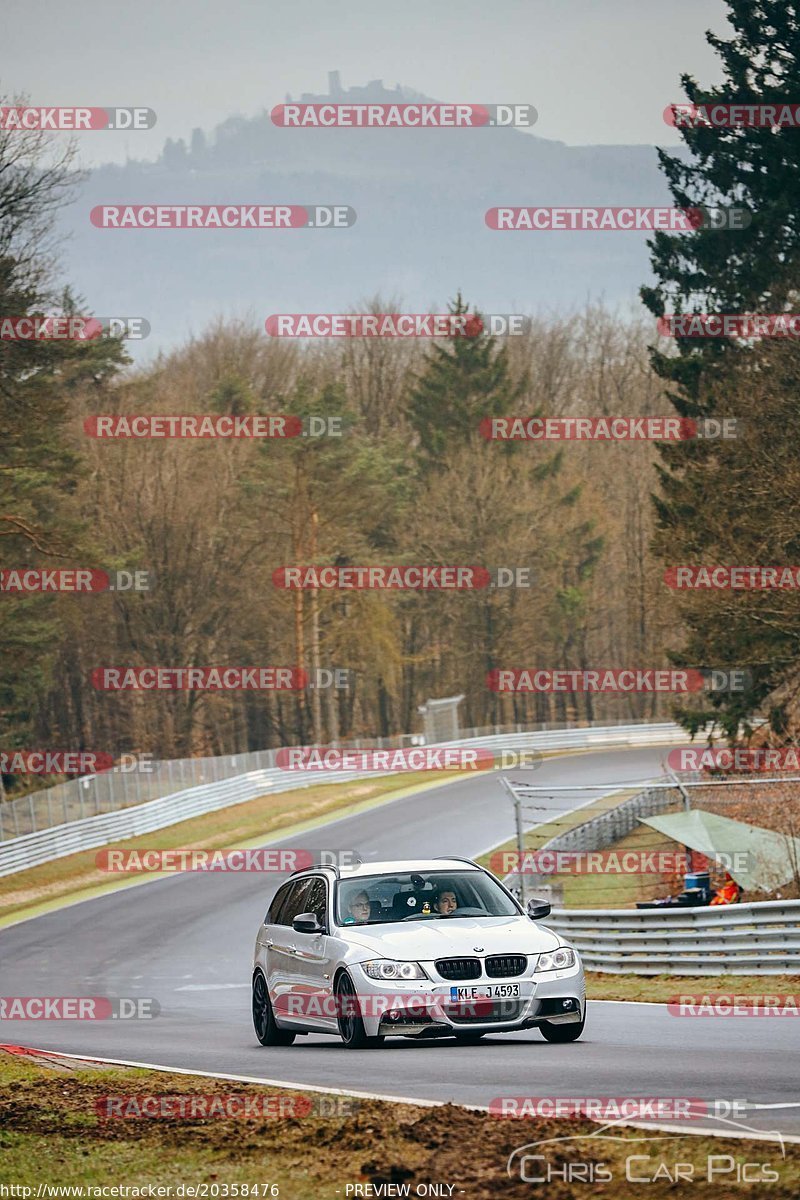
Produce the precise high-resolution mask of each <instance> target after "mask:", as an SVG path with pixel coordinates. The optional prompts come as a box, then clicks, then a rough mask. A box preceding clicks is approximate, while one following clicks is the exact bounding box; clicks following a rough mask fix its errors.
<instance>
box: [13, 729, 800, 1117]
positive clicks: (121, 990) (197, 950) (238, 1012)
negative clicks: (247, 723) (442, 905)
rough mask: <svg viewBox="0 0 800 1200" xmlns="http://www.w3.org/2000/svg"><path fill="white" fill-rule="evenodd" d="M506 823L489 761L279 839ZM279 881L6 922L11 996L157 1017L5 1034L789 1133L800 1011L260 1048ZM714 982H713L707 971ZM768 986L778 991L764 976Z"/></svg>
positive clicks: (587, 757)
mask: <svg viewBox="0 0 800 1200" xmlns="http://www.w3.org/2000/svg"><path fill="white" fill-rule="evenodd" d="M665 753H666V751H665V749H664V748H663V747H652V748H642V747H637V748H635V749H628V750H618V749H615V750H608V751H597V752H590V753H585V754H578V755H570V756H567V757H559V758H554V759H551V760H549V761H546V762H545V763H544V764H543V765H542V766H541V767H540V768H539V769H538V770H537V771H536V772H535V774H530V775H528V776H527V777H528V778H530V780H531V781H532V782H535V783H537V784H546V783H552V784H562V785H563V784H575V785H576V786H578V785H581V784H583V785H586V784H593V785H594V784H599V785H610V784H612V783H620V782H623V783H624V782H634V781H638V780H641V779H645V778H647V777H651V776H654V775H657V774H660V773H661V766H660V764H661V760H662V757H663V756H664V754H665ZM525 774H527V773H524V772H514V773H513V775H514V777H515V778H519V777H522V775H525ZM587 798H588V797H587V794H586V793H580V792H575V793H572V794H568V793H560V794H557V795H556V796H555V797H553V798H552V799H549V800H543V801H542V803H543V804H545V805H547V807H548V808H549V809H550V810H553V811H554V810H561V811H563V810H565V809H569V808H574V807H576V806H578V805H580V804H584V803H586V801H587ZM542 816H543V819H544V818H545V816H546V814H545V813H543V814H542ZM512 834H513V821H512V812H511V804H510V801H509V799H508V797H507V795H506V794H505V793H504V791H503V789H502V788H501V787H500V785H499V783H498V782H497V777H496V775H495V776H492V777H486V776H477V777H476V778H475V779H470V780H468V781H465V782H458V783H453V784H449V785H446V786H445V787H443V788H440V789H437V790H435V791H433V792H427V793H422V794H420V795H419V796H412V797H407V798H405V799H401V800H397V801H393V802H390V803H387V804H384V805H381V806H379V807H377V808H374V809H372V810H370V811H368V812H366V813H362V814H361V815H358V816H350V817H346V818H343V819H341V820H338V821H334V822H331V823H330V824H328V825H326V826H321V827H318V829H317V830H316V831H315V832H313V833H305V834H303V835H302V836H301V837H297V838H294V839H291V841H290V842H284V843H276V844H284V845H288V844H291V845H292V846H300V847H309V848H317V847H321V846H327V847H330V848H332V849H344V848H355V849H357V850H358V851H359V852H360V853H361V855H362V857H363V858H364V859H365V860H369V859H372V860H376V859H381V858H389V859H391V858H402V857H428V856H432V855H433V856H435V855H439V854H461V855H468V856H471V855H476V854H479V853H481V852H482V851H484V850H485V849H487V847H489V846H491V845H494V844H497V843H498V842H500V841H502V840H504V839H505V838H508V837H510V836H512ZM282 878H283V877H282V876H277V875H270V876H265V875H259V874H254V873H250V874H213V875H205V874H203V875H191V874H185V875H175V876H173V877H170V878H168V879H162V880H157V881H154V882H152V883H148V884H144V885H141V886H137V887H134V888H131V889H128V890H122V891H118V892H116V893H112V894H110V895H107V896H102V897H99V898H97V899H93V900H88V901H84V902H82V903H80V904H76V905H73V906H71V907H68V908H65V909H62V910H61V911H59V912H55V913H50V914H46V915H43V916H40V917H36V918H34V919H32V920H28V921H23V922H21V923H19V924H18V925H15V926H12V927H10V928H8V929H6V930H4V931H0V980H1V981H2V982H1V987H0V991H2V994H3V995H5V996H88V995H94V996H112V997H114V996H143V997H144V996H147V997H155V998H156V999H157V1000H158V1002H159V1004H160V1006H161V1012H160V1015H159V1016H158V1017H157V1018H156V1019H155V1020H150V1021H142V1020H134V1021H91V1022H89V1021H83V1022H82V1021H8V1020H3V1021H0V1041H2V1042H4V1043H13V1044H18V1045H25V1046H34V1047H37V1048H42V1049H52V1050H61V1051H64V1052H67V1053H74V1054H85V1055H87V1056H92V1055H95V1056H98V1057H105V1058H114V1059H120V1060H125V1061H131V1062H137V1063H149V1064H157V1065H163V1066H168V1067H182V1068H189V1069H194V1070H198V1071H209V1072H220V1073H225V1074H231V1075H237V1076H247V1077H250V1078H259V1079H265V1080H269V1081H271V1082H277V1081H281V1082H285V1083H286V1084H287V1085H291V1084H300V1085H304V1084H309V1085H316V1086H323V1087H325V1086H330V1087H333V1088H345V1089H350V1090H354V1091H363V1092H366V1093H372V1094H380V1095H384V1096H398V1097H405V1098H419V1099H430V1100H452V1101H456V1102H459V1103H464V1104H474V1105H481V1106H484V1105H488V1104H489V1103H490V1102H491V1100H492V1099H493V1098H494V1097H497V1096H502V1095H507V1096H520V1095H532V1096H564V1097H567V1096H569V1097H582V1096H662V1097H664V1096H681V1097H695V1098H702V1099H706V1100H717V1099H725V1100H746V1101H748V1102H749V1103H750V1104H753V1105H756V1106H760V1105H764V1106H765V1107H763V1108H762V1107H755V1108H754V1109H752V1110H749V1111H748V1113H747V1115H746V1116H744V1117H742V1118H741V1120H742V1121H743V1122H745V1123H746V1125H747V1126H749V1127H751V1128H754V1129H756V1128H757V1129H762V1130H765V1131H771V1130H780V1131H781V1132H782V1133H784V1134H787V1135H792V1136H795V1137H796V1136H798V1135H800V1089H798V1082H797V1081H798V1062H800V1021H798V1020H797V1019H794V1020H793V1019H792V1018H790V1017H787V1018H774V1017H773V1018H765V1017H763V1018H746V1017H739V1018H736V1017H731V1018H713V1017H712V1018H704V1019H695V1020H692V1019H689V1018H678V1017H674V1016H671V1015H670V1014H669V1013H668V1012H667V1009H666V1007H665V1006H663V1005H645V1004H617V1003H610V1002H602V1001H598V1002H590V1004H589V1012H588V1019H587V1027H586V1032H585V1034H584V1037H583V1038H582V1040H581V1041H579V1042H577V1043H574V1044H572V1045H562V1046H559V1045H550V1044H548V1043H547V1042H545V1041H544V1039H543V1038H542V1037H541V1035H540V1034H539V1033H538V1032H536V1031H535V1030H531V1031H528V1032H526V1033H522V1034H517V1035H513V1036H509V1035H497V1036H493V1037H490V1038H487V1039H485V1040H484V1041H483V1042H482V1043H480V1044H478V1045H476V1046H465V1045H457V1044H456V1043H455V1042H454V1041H452V1040H450V1039H446V1040H442V1041H438V1042H429V1043H415V1042H412V1041H409V1040H407V1039H401V1038H397V1039H389V1040H387V1042H386V1043H385V1044H384V1046H383V1047H381V1048H379V1049H374V1050H365V1051H348V1050H345V1049H344V1048H343V1047H342V1046H341V1043H340V1042H339V1040H338V1039H337V1038H334V1037H324V1036H313V1035H310V1036H307V1037H301V1038H298V1040H297V1042H296V1043H295V1044H294V1046H290V1047H280V1048H274V1049H265V1048H263V1047H261V1046H259V1044H258V1042H257V1041H256V1039H255V1036H254V1034H253V1030H252V1025H251V1020H250V986H249V981H250V972H251V956H252V949H253V943H254V940H255V934H256V930H257V927H258V923H259V921H261V920H262V919H263V916H264V913H265V912H266V909H267V905H268V902H269V899H270V896H271V895H272V893H273V891H274V890H275V888H276V887H277V886H278V884H279V883H280V882H281V881H282ZM677 990H678V988H677V987H676V991H677ZM708 990H709V991H713V990H714V982H713V979H711V978H709V982H708ZM762 990H763V991H770V990H773V989H771V988H770V986H769V979H768V978H765V980H764V987H763V989H762ZM590 997H591V990H590ZM707 1127H712V1126H711V1123H707ZM713 1127H718V1128H719V1131H720V1132H724V1131H725V1129H727V1128H736V1126H725V1125H719V1126H716V1125H714V1126H713Z"/></svg>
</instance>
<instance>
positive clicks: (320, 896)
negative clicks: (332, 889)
mask: <svg viewBox="0 0 800 1200" xmlns="http://www.w3.org/2000/svg"><path fill="white" fill-rule="evenodd" d="M327 907H328V889H327V887H326V884H325V880H324V879H323V878H322V877H321V876H315V877H314V879H312V881H311V887H310V888H309V889H308V892H307V894H306V898H305V908H304V909H303V910H302V911H303V912H311V913H314V916H315V917H316V918H317V920H318V921H319V923H320V925H323V926H324V925H325V923H326V918H327V911H326V910H327Z"/></svg>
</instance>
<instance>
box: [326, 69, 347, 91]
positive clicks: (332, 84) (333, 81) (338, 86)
mask: <svg viewBox="0 0 800 1200" xmlns="http://www.w3.org/2000/svg"><path fill="white" fill-rule="evenodd" d="M328 94H329V95H330V96H342V95H344V93H343V91H342V79H341V75H340V73H339V72H338V71H328Z"/></svg>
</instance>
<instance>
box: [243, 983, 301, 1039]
mask: <svg viewBox="0 0 800 1200" xmlns="http://www.w3.org/2000/svg"><path fill="white" fill-rule="evenodd" d="M252 1009H253V1028H254V1029H255V1031H256V1037H257V1038H258V1040H259V1041H260V1042H261V1045H262V1046H291V1044H292V1042H293V1041H294V1039H295V1036H296V1035H295V1034H294V1033H292V1031H291V1030H289V1029H279V1028H278V1026H277V1025H276V1024H275V1015H274V1013H273V1011H272V1004H271V1002H270V998H269V991H268V990H267V981H266V979H265V978H264V976H263V975H262V974H261V972H260V971H256V973H255V975H254V976H253V1004H252Z"/></svg>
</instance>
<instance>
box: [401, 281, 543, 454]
mask: <svg viewBox="0 0 800 1200" xmlns="http://www.w3.org/2000/svg"><path fill="white" fill-rule="evenodd" d="M449 311H450V312H451V313H452V314H453V315H454V316H456V317H465V318H466V321H467V324H466V327H465V333H464V335H462V336H454V337H453V338H452V339H450V340H449V341H448V342H447V344H446V345H434V346H433V347H432V349H431V351H430V353H429V354H428V355H427V357H426V360H425V366H424V369H423V371H422V373H421V375H420V376H419V377H418V378H417V380H416V383H415V384H414V386H413V388H412V390H411V394H410V397H409V402H408V409H407V415H408V419H409V422H410V424H411V427H412V429H413V430H414V432H415V434H416V436H417V439H418V443H417V454H418V458H419V462H420V465H421V466H422V467H423V468H426V467H432V466H433V465H435V464H436V463H440V462H441V461H442V459H443V458H444V457H445V456H446V453H447V450H448V448H452V447H459V446H462V445H464V444H465V443H468V442H470V441H473V440H475V441H477V440H478V439H479V436H480V435H479V432H478V427H479V424H480V421H481V419H482V418H483V417H489V416H497V415H508V414H510V413H513V412H514V406H515V403H516V402H517V401H518V400H519V399H520V398H521V396H522V394H523V391H524V380H520V381H515V380H513V379H512V377H511V372H510V369H509V364H508V350H507V348H506V347H505V346H502V345H500V344H499V343H498V340H497V338H495V337H492V336H491V335H489V334H487V333H478V334H477V335H476V334H474V332H473V331H474V330H475V329H479V328H480V324H479V322H480V314H479V313H477V312H475V313H473V314H471V315H470V313H469V305H467V304H465V303H464V301H463V299H462V297H461V293H459V294H458V295H457V296H456V299H455V300H454V301H453V303H452V304H450V305H449ZM508 445H509V446H512V445H513V443H508Z"/></svg>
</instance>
